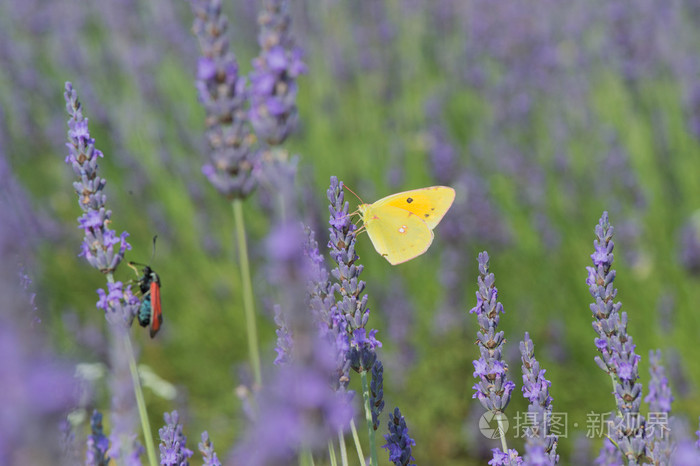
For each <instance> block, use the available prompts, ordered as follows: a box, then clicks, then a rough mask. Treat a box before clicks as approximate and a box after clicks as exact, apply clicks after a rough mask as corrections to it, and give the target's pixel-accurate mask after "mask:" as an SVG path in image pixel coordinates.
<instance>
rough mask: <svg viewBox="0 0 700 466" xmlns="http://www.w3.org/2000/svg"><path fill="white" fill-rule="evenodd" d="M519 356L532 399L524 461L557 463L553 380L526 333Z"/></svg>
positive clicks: (525, 386) (525, 390)
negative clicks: (551, 431)
mask: <svg viewBox="0 0 700 466" xmlns="http://www.w3.org/2000/svg"><path fill="white" fill-rule="evenodd" d="M520 355H521V360H522V362H523V365H522V372H523V387H522V391H523V396H525V398H527V399H528V400H529V401H530V404H529V406H528V423H527V424H528V429H527V431H526V432H525V455H524V464H529V465H546V464H557V463H558V461H559V455H557V441H558V437H557V436H556V435H551V433H550V423H551V416H552V397H551V396H549V387H550V386H551V382H550V381H549V380H547V379H546V378H545V376H544V374H545V372H546V371H545V369H540V363H539V362H537V359H535V345H534V344H533V343H532V340H531V339H530V335H529V334H528V333H527V332H525V339H524V340H523V341H521V342H520Z"/></svg>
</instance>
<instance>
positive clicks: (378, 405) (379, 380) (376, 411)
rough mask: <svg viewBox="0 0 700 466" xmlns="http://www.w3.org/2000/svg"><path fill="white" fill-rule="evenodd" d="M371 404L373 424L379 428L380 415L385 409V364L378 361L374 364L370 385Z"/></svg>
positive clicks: (375, 428)
mask: <svg viewBox="0 0 700 466" xmlns="http://www.w3.org/2000/svg"><path fill="white" fill-rule="evenodd" d="M369 404H370V407H371V409H372V425H373V427H374V430H377V429H378V428H379V415H380V414H382V410H383V409H384V366H383V365H382V362H381V361H376V362H375V363H374V365H373V366H372V382H370V385H369Z"/></svg>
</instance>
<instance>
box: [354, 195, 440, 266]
mask: <svg viewBox="0 0 700 466" xmlns="http://www.w3.org/2000/svg"><path fill="white" fill-rule="evenodd" d="M375 204H376V203H375ZM375 204H373V205H372V206H370V207H369V209H368V210H367V212H366V215H365V217H366V218H365V220H364V224H365V227H366V229H367V234H368V235H369V239H370V240H371V241H372V245H373V246H374V249H376V250H377V252H378V253H379V254H380V255H381V256H383V257H384V258H385V259H386V260H388V261H389V263H390V264H391V265H397V264H401V263H403V262H406V261H408V260H411V259H413V258H414V257H417V256H420V255H421V254H423V253H424V252H425V251H427V250H428V248H429V247H430V245H431V243H432V242H433V231H432V230H431V229H430V228H429V227H428V225H427V224H426V223H425V222H424V221H423V220H422V219H421V218H420V217H419V216H418V215H416V214H414V213H413V212H411V211H408V210H405V209H400V208H397V207H393V206H391V205H388V204H387V205H380V206H376V205H375Z"/></svg>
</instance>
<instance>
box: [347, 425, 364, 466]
mask: <svg viewBox="0 0 700 466" xmlns="http://www.w3.org/2000/svg"><path fill="white" fill-rule="evenodd" d="M350 430H351V431H352V438H353V440H354V441H355V449H356V450H357V457H358V458H359V459H360V466H367V463H365V454H364V453H363V452H362V444H361V443H360V436H359V435H357V427H355V419H350Z"/></svg>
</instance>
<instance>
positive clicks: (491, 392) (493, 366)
mask: <svg viewBox="0 0 700 466" xmlns="http://www.w3.org/2000/svg"><path fill="white" fill-rule="evenodd" d="M477 281H478V284H479V290H478V291H477V292H476V306H475V307H474V308H472V310H470V311H469V313H470V314H471V313H476V316H477V320H478V323H479V331H478V332H477V334H476V337H477V344H478V345H479V352H480V354H481V356H480V357H479V359H477V360H475V361H473V364H474V377H476V378H477V379H478V380H479V381H478V382H477V383H476V384H474V386H473V387H472V388H473V389H474V395H473V396H472V398H477V399H478V400H479V402H480V403H481V405H482V406H483V407H484V408H485V409H487V410H489V411H491V410H494V411H498V412H502V411H503V410H504V409H505V408H506V406H508V403H509V402H510V396H511V393H512V392H513V389H515V384H514V383H513V382H511V381H510V380H508V377H507V371H508V364H506V363H505V362H504V361H503V358H502V356H501V352H502V350H503V343H504V342H505V338H504V337H503V331H500V332H497V331H496V329H497V328H498V322H499V320H500V316H499V313H503V312H504V311H503V305H502V304H501V303H499V302H498V290H497V289H496V287H495V286H494V282H495V281H496V278H495V276H494V274H492V273H489V255H488V253H487V252H486V251H484V252H482V253H479V278H478V280H477Z"/></svg>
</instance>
